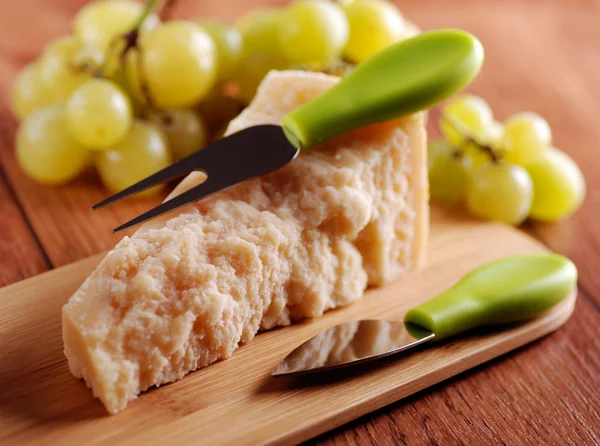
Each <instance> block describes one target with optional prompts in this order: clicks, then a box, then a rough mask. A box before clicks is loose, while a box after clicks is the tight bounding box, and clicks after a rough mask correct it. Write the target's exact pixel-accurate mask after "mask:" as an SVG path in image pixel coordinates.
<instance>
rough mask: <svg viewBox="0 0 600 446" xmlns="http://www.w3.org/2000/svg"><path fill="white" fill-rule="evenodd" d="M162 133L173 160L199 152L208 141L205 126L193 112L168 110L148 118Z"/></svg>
mask: <svg viewBox="0 0 600 446" xmlns="http://www.w3.org/2000/svg"><path fill="white" fill-rule="evenodd" d="M150 119H151V121H152V122H153V123H154V124H156V125H157V126H158V127H159V128H160V129H161V130H162V132H163V134H164V135H165V136H166V138H167V142H168V143H169V148H170V149H171V153H172V154H173V156H174V158H175V160H180V159H182V158H185V157H186V156H188V155H191V154H192V153H194V152H196V151H198V150H200V149H201V148H202V147H204V146H205V145H206V143H207V141H208V132H207V130H206V126H205V125H204V122H202V119H201V118H200V116H198V113H196V112H195V111H193V110H187V109H180V110H169V111H167V112H163V113H155V114H153V115H152V117H151V118H150Z"/></svg>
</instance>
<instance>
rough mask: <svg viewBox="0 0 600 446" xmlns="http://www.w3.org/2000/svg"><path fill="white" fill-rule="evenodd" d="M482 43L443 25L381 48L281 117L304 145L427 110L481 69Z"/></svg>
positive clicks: (293, 140) (297, 144)
mask: <svg viewBox="0 0 600 446" xmlns="http://www.w3.org/2000/svg"><path fill="white" fill-rule="evenodd" d="M482 63H483V47H482V46H481V43H480V42H479V41H478V40H477V39H476V38H475V37H474V36H472V35H471V34H469V33H467V32H464V31H460V30H439V31H430V32H425V33H422V34H419V35H417V36H415V37H412V38H410V39H407V40H404V41H402V42H399V43H397V44H394V45H392V46H390V47H388V48H386V49H385V50H382V51H380V52H378V53H377V54H375V55H374V56H372V57H371V58H369V59H368V60H366V61H365V62H363V63H362V64H360V65H358V67H357V68H356V69H355V70H354V71H353V72H352V73H350V74H349V75H348V76H346V77H345V78H343V79H342V80H341V81H340V82H339V83H338V84H336V85H335V86H333V87H332V88H330V89H329V90H327V91H325V92H324V93H322V94H321V95H319V96H317V97H316V98H315V99H313V100H311V101H309V102H308V103H306V104H304V105H302V106H301V107H299V108H297V109H296V110H294V111H292V112H291V113H288V114H287V115H286V116H284V117H283V120H282V122H281V125H282V127H283V130H284V132H285V134H286V136H287V138H288V139H289V140H290V142H291V143H292V144H293V145H294V146H295V147H298V148H300V149H305V148H310V147H313V146H315V145H316V144H319V143H321V142H323V141H325V140H328V139H330V138H333V137H335V136H339V135H341V134H344V133H347V132H349V131H352V130H355V129H358V128H360V127H364V126H367V125H370V124H376V123H381V122H384V121H389V120H391V119H394V118H398V117H400V116H404V115H408V114H411V113H415V112H418V111H420V110H424V109H426V108H429V107H431V106H432V105H434V104H436V103H438V102H440V101H442V100H444V99H446V98H447V97H449V96H451V95H453V94H454V93H456V92H458V91H460V90H462V89H463V88H464V87H465V86H467V85H468V84H469V83H470V82H471V81H472V80H473V79H474V78H475V77H476V76H477V74H478V73H479V70H480V68H481V65H482Z"/></svg>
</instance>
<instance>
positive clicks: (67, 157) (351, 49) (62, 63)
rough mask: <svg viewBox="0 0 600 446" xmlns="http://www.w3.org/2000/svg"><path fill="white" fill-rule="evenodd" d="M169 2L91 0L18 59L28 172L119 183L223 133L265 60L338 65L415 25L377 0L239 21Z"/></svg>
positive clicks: (306, 1)
mask: <svg viewBox="0 0 600 446" xmlns="http://www.w3.org/2000/svg"><path fill="white" fill-rule="evenodd" d="M170 3H172V2H165V1H162V0H147V1H146V2H145V3H138V2H136V1H132V0H98V1H92V2H89V3H87V4H85V5H84V6H83V7H82V8H81V9H80V10H79V11H78V12H77V13H76V15H75V17H74V19H73V22H72V29H71V31H72V32H71V34H70V35H67V36H64V37H60V38H58V39H56V40H55V41H53V42H51V43H50V44H48V45H47V47H46V48H45V49H44V50H43V52H42V54H41V55H40V57H39V58H38V59H37V60H35V61H33V62H32V63H30V64H29V65H27V66H26V67H24V68H23V69H22V71H21V72H20V73H19V74H18V76H17V78H16V80H15V83H14V85H13V92H12V108H13V111H14V114H15V116H16V117H17V118H18V119H19V120H20V121H21V124H20V127H19V130H18V132H17V138H16V153H17V160H18V162H19V164H20V166H21V167H22V169H23V170H24V171H25V172H26V173H27V174H29V176H31V177H32V178H33V179H35V180H37V181H39V182H41V183H46V184H63V183H66V182H68V181H70V180H72V179H73V178H75V177H76V176H78V175H80V174H81V172H82V171H84V170H85V169H86V168H87V167H88V166H90V165H93V166H95V168H96V169H97V171H98V173H99V176H100V178H101V179H102V181H103V183H104V185H105V186H106V187H107V189H109V191H111V192H116V191H118V190H121V189H123V188H125V187H127V186H129V185H131V184H133V183H135V182H137V181H139V180H140V179H142V178H144V177H146V176H148V175H150V174H152V173H154V172H155V171H157V170H159V169H162V168H164V167H165V166H167V165H168V164H170V163H171V162H173V161H174V160H178V159H181V158H183V157H185V156H188V155H190V154H191V153H193V152H195V151H197V150H199V149H201V148H202V147H203V146H205V145H206V144H207V143H208V142H209V141H211V140H213V139H215V138H218V137H220V136H222V135H223V133H224V132H225V130H226V128H227V125H228V123H229V121H230V120H231V119H232V118H234V117H235V116H236V115H237V114H239V112H240V111H241V110H242V109H243V107H244V106H246V105H247V104H248V103H249V102H250V101H251V100H252V98H253V97H254V95H255V94H256V90H257V87H258V85H259V84H260V83H261V82H262V80H263V79H264V77H265V76H266V74H267V73H268V72H269V71H270V70H284V69H304V70H313V71H323V72H328V73H334V74H337V75H340V76H342V75H344V74H345V73H347V72H348V71H349V70H350V69H351V68H352V67H353V66H355V65H356V64H359V63H361V62H362V61H364V60H365V59H367V58H368V57H369V56H371V55H372V54H374V53H376V52H378V51H380V50H381V49H383V48H385V47H386V46H388V45H391V44H392V43H395V42H397V41H399V40H402V39H405V38H407V37H410V36H412V35H414V34H416V33H417V32H418V30H417V29H416V27H415V26H414V25H413V24H412V23H410V22H408V21H406V20H405V19H404V18H403V16H402V14H401V13H400V11H399V10H398V9H397V8H396V7H395V6H394V5H393V4H392V3H389V2H387V1H384V0H354V1H344V2H342V1H340V2H332V1H330V0H298V1H294V2H292V3H290V4H288V5H287V6H285V7H281V8H271V9H261V10H257V11H254V12H252V13H250V14H249V15H247V16H245V17H242V18H241V19H240V20H239V21H238V22H237V23H236V24H235V25H230V24H227V23H224V22H222V21H219V20H213V19H199V18H194V19H193V20H166V21H161V19H160V11H159V9H160V8H163V7H168V5H169V4H170ZM156 190H157V189H154V190H152V191H150V193H153V192H156Z"/></svg>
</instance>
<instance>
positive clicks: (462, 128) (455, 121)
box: [440, 95, 493, 147]
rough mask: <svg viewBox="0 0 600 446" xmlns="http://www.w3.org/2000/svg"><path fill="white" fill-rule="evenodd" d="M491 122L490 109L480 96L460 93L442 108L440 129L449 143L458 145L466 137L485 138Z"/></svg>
mask: <svg viewBox="0 0 600 446" xmlns="http://www.w3.org/2000/svg"><path fill="white" fill-rule="evenodd" d="M492 122H493V115H492V110H491V109H490V107H489V105H488V104H487V103H486V102H485V101H484V100H483V99H482V98H480V97H478V96H474V95H462V96H459V97H457V98H456V99H454V100H453V101H451V102H450V103H448V104H447V105H446V106H445V107H444V108H443V109H442V119H441V120H440V130H441V131H442V134H443V135H444V136H445V137H446V139H447V140H448V141H450V143H452V144H453V145H455V146H457V147H459V146H461V145H462V144H463V143H464V142H465V139H468V138H471V139H476V140H477V141H479V140H485V135H486V132H487V131H488V129H489V128H490V126H491V125H492Z"/></svg>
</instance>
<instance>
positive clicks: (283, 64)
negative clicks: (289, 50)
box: [233, 53, 289, 103]
mask: <svg viewBox="0 0 600 446" xmlns="http://www.w3.org/2000/svg"><path fill="white" fill-rule="evenodd" d="M288 67H289V62H288V61H287V60H286V59H285V58H283V57H282V56H281V55H279V54H274V53H257V54H254V55H252V56H249V57H246V58H244V59H243V60H242V63H241V64H240V66H239V67H238V69H237V71H236V73H235V74H234V77H233V80H234V82H235V83H236V84H237V86H238V88H239V95H240V97H241V99H242V100H244V101H245V102H248V103H249V102H250V101H251V100H252V98H254V95H255V94H256V90H257V89H258V86H259V85H260V83H261V82H262V80H263V79H264V78H265V76H266V75H267V73H268V72H269V71H271V70H283V69H286V68H288Z"/></svg>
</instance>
